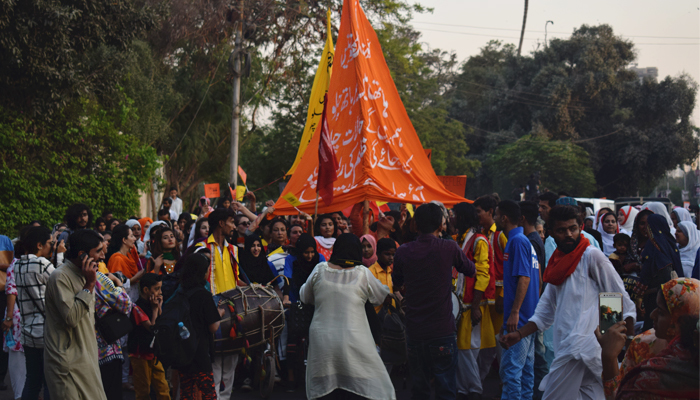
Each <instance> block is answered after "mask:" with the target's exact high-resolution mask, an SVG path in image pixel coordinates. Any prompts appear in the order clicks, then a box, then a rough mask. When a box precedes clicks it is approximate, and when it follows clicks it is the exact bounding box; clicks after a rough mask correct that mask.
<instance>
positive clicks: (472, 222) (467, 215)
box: [453, 203, 479, 240]
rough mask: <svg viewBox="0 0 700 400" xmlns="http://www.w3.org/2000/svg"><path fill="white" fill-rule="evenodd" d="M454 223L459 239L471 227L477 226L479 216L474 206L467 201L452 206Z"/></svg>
mask: <svg viewBox="0 0 700 400" xmlns="http://www.w3.org/2000/svg"><path fill="white" fill-rule="evenodd" d="M453 211H454V213H455V225H456V226H457V234H458V236H457V239H458V240H459V239H460V238H461V237H462V236H463V235H464V234H465V233H467V231H468V230H469V229H471V228H474V227H477V226H479V217H477V214H476V207H474V206H473V205H472V204H469V203H459V204H457V205H455V206H454V208H453Z"/></svg>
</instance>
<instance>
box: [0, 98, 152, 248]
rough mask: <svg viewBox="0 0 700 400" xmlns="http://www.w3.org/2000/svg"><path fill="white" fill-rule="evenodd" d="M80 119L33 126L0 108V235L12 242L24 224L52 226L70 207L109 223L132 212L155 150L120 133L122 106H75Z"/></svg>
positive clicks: (128, 112) (126, 110)
mask: <svg viewBox="0 0 700 400" xmlns="http://www.w3.org/2000/svg"><path fill="white" fill-rule="evenodd" d="M75 108H76V109H73V110H71V111H73V112H76V113H80V114H82V116H81V117H80V118H79V119H78V120H77V121H74V120H66V119H65V118H63V117H62V116H60V115H57V116H56V118H54V121H53V122H52V123H50V124H49V123H42V124H37V123H36V122H34V121H32V120H31V119H27V118H25V117H24V116H22V115H21V114H17V113H13V112H10V111H7V110H2V109H0V141H1V142H2V143H3V146H2V149H0V160H1V162H2V165H0V177H2V178H1V179H2V182H3V190H2V191H1V192H0V215H3V218H2V220H0V233H2V234H6V235H14V234H15V233H16V229H17V228H18V227H20V226H21V225H24V224H27V223H29V222H30V221H32V220H35V219H38V220H41V221H44V223H47V224H50V223H56V222H59V221H62V220H63V215H64V213H65V210H66V208H67V207H68V206H69V205H70V204H73V203H75V202H83V203H86V204H88V205H89V206H90V207H91V208H92V209H93V210H95V211H96V212H101V211H102V210H104V209H111V210H113V212H114V215H115V216H117V217H121V218H124V217H128V216H130V215H133V214H134V213H135V212H136V210H138V204H139V201H138V199H139V193H138V191H139V189H144V188H145V187H146V185H148V184H149V183H150V178H151V176H152V175H153V173H154V172H155V169H156V167H157V156H156V153H155V150H154V149H153V148H151V147H149V146H146V145H143V144H141V143H139V141H138V140H137V139H136V138H135V137H133V136H130V135H125V134H123V133H122V132H121V131H120V127H121V126H122V125H123V124H124V122H125V121H127V120H129V119H131V118H134V117H135V114H134V110H133V109H131V108H130V107H129V106H128V105H127V104H125V103H123V104H122V105H121V106H120V107H119V109H117V110H115V112H113V113H108V112H106V111H105V110H102V109H101V108H100V107H99V106H98V105H97V104H95V103H92V102H89V101H83V102H81V103H80V104H79V105H76V106H75Z"/></svg>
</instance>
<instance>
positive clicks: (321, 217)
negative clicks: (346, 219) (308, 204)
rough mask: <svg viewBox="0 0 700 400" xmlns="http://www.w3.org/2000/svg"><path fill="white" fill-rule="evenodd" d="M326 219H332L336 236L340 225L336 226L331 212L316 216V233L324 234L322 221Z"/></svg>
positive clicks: (317, 234) (318, 234)
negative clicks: (322, 232)
mask: <svg viewBox="0 0 700 400" xmlns="http://www.w3.org/2000/svg"><path fill="white" fill-rule="evenodd" d="M324 219H330V220H331V222H332V223H333V236H334V237H335V233H336V230H337V229H338V227H337V226H335V221H334V220H333V217H332V216H331V214H321V215H319V216H318V218H316V223H315V224H314V235H316V236H323V235H321V222H323V220H324ZM270 228H272V226H270Z"/></svg>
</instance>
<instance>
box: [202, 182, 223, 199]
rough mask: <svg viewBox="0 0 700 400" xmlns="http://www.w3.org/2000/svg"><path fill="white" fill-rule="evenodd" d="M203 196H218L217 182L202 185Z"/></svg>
mask: <svg viewBox="0 0 700 400" xmlns="http://www.w3.org/2000/svg"><path fill="white" fill-rule="evenodd" d="M204 196H206V197H207V198H208V199H213V198H215V197H220V196H221V195H220V193H219V184H218V183H209V184H206V185H204Z"/></svg>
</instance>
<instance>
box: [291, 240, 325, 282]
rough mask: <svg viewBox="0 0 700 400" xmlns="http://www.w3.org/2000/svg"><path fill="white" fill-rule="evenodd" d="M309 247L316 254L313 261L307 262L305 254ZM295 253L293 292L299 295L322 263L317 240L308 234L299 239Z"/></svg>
mask: <svg viewBox="0 0 700 400" xmlns="http://www.w3.org/2000/svg"><path fill="white" fill-rule="evenodd" d="M309 247H311V248H313V249H314V251H315V253H314V256H313V258H312V259H311V261H306V260H305V259H304V252H305V251H306V249H308V248H309ZM295 253H296V254H295V255H296V257H297V259H296V260H294V262H293V263H292V287H293V288H292V290H294V291H295V292H296V293H297V294H298V293H299V289H300V288H301V286H302V285H303V284H304V283H306V280H307V279H309V275H311V272H312V271H313V270H314V268H316V265H318V263H319V262H321V257H320V256H319V255H318V251H317V249H316V240H315V239H314V238H313V236H311V235H309V234H308V233H302V234H301V235H300V236H299V239H297V243H296V251H295Z"/></svg>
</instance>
